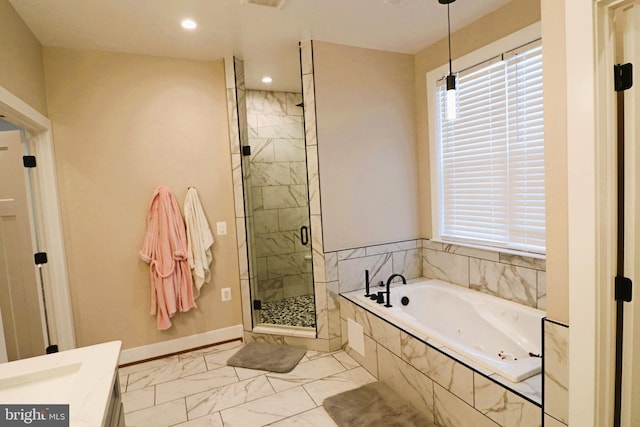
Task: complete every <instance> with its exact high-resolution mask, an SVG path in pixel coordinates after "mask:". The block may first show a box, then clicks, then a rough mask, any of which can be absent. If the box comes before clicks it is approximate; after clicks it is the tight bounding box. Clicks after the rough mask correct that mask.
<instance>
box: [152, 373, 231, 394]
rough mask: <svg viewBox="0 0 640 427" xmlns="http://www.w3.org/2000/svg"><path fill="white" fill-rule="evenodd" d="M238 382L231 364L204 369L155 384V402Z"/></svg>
mask: <svg viewBox="0 0 640 427" xmlns="http://www.w3.org/2000/svg"><path fill="white" fill-rule="evenodd" d="M236 382H238V376H237V375H236V371H235V369H233V367H231V366H224V367H222V368H217V369H213V370H211V371H206V372H203V373H201V374H195V375H191V376H188V377H184V378H178V379H177V380H173V381H167V382H165V383H162V384H158V385H156V403H164V402H169V401H171V400H175V399H178V398H180V397H185V396H189V395H192V394H196V393H200V392H202V391H206V390H211V389H214V388H218V387H221V386H224V385H227V384H232V383H236Z"/></svg>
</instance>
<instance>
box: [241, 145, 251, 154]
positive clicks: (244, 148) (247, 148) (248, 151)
mask: <svg viewBox="0 0 640 427" xmlns="http://www.w3.org/2000/svg"><path fill="white" fill-rule="evenodd" d="M242 155H243V156H250V155H251V146H250V145H243V146H242Z"/></svg>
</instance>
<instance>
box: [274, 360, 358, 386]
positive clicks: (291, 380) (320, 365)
mask: <svg viewBox="0 0 640 427" xmlns="http://www.w3.org/2000/svg"><path fill="white" fill-rule="evenodd" d="M344 370H345V369H344V366H342V364H341V363H340V362H338V361H337V360H336V359H334V358H333V357H331V356H327V357H321V358H318V359H313V360H310V361H308V362H304V363H299V364H298V365H297V366H296V367H295V368H293V370H292V371H291V372H287V373H284V374H276V373H268V374H267V378H268V379H269V382H270V383H271V386H272V387H273V389H274V390H275V391H276V393H277V392H280V391H283V390H286V389H289V388H293V387H296V386H300V385H302V384H307V383H310V382H312V381H315V380H318V379H320V378H324V377H328V376H330V375H334V374H337V373H338V372H342V371H344Z"/></svg>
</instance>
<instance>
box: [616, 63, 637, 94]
mask: <svg viewBox="0 0 640 427" xmlns="http://www.w3.org/2000/svg"><path fill="white" fill-rule="evenodd" d="M613 86H614V89H615V91H616V92H622V91H624V90H627V89H629V88H631V86H633V65H632V64H631V63H627V64H616V65H614V66H613Z"/></svg>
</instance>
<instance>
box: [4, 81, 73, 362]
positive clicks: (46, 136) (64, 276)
mask: <svg viewBox="0 0 640 427" xmlns="http://www.w3.org/2000/svg"><path fill="white" fill-rule="evenodd" d="M0 115H3V116H4V117H5V120H7V121H8V122H10V123H13V124H14V125H16V126H18V127H20V128H22V129H25V130H26V131H27V133H28V135H29V141H28V147H29V151H30V153H31V154H33V155H35V156H36V158H37V162H38V166H37V168H35V169H33V172H32V178H33V180H32V190H33V193H34V201H35V203H36V204H37V206H38V209H37V211H32V212H31V214H32V215H33V216H34V220H35V224H36V227H37V232H38V235H39V238H40V239H39V240H40V245H41V247H40V250H42V251H46V252H47V256H48V263H47V264H46V265H45V266H43V268H42V273H43V278H44V284H43V285H44V288H45V294H46V301H47V313H48V317H49V328H50V333H51V341H52V343H55V344H57V345H58V347H59V349H60V350H69V349H72V348H75V347H76V341H75V333H74V325H73V311H72V306H71V295H70V291H69V280H68V273H67V266H66V254H65V248H64V236H63V232H62V219H61V214H60V203H59V198H58V185H57V178H56V169H55V158H54V150H53V140H52V134H51V122H50V121H49V119H47V118H46V117H45V116H43V115H42V114H40V113H39V112H38V111H36V110H35V109H33V108H32V107H31V106H29V105H28V104H26V103H25V102H24V101H22V100H21V99H19V98H18V97H16V96H15V95H13V94H12V93H11V92H9V91H7V90H6V89H4V88H3V87H0Z"/></svg>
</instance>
